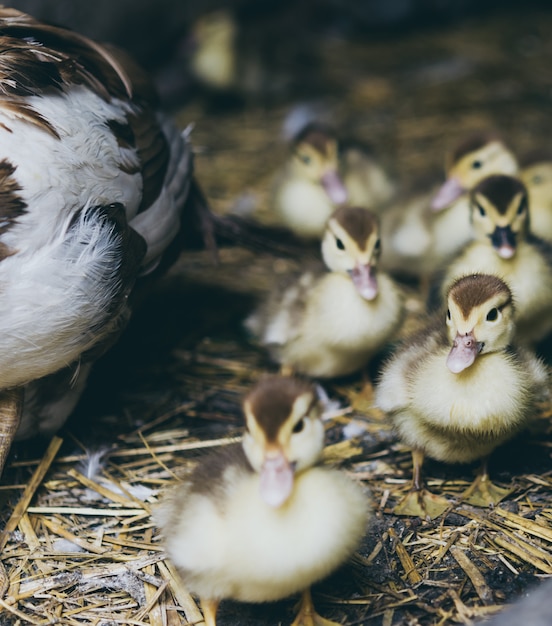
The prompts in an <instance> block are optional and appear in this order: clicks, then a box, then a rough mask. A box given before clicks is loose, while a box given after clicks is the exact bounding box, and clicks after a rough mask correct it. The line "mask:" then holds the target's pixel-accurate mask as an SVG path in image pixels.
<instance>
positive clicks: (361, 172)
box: [339, 140, 396, 214]
mask: <svg viewBox="0 0 552 626" xmlns="http://www.w3.org/2000/svg"><path fill="white" fill-rule="evenodd" d="M339 171H340V173H341V178H342V180H343V184H344V185H345V189H346V190H347V204H349V205H350V206H363V207H366V208H367V209H370V210H371V211H374V212H375V213H378V214H381V212H382V211H383V210H384V209H385V207H386V206H387V205H388V203H389V202H390V200H391V199H392V198H393V196H394V195H395V193H396V185H395V183H394V182H393V181H392V179H391V177H390V176H389V173H388V172H387V171H386V170H385V169H384V168H383V167H382V166H381V164H380V163H379V162H378V160H377V158H376V157H375V156H374V154H372V153H371V150H370V149H369V148H368V147H367V146H365V145H363V144H361V143H359V142H357V141H346V140H340V141H339Z"/></svg>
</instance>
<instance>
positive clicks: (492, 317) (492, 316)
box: [487, 307, 498, 322]
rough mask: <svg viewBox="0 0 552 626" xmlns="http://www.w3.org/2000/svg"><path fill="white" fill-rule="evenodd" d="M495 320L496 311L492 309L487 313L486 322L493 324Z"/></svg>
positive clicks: (496, 317)
mask: <svg viewBox="0 0 552 626" xmlns="http://www.w3.org/2000/svg"><path fill="white" fill-rule="evenodd" d="M497 319H498V309H497V308H496V307H494V308H492V309H491V310H490V311H489V312H488V313H487V321H488V322H495V321H496V320H497Z"/></svg>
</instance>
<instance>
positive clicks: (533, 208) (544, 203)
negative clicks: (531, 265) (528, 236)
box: [519, 152, 552, 242]
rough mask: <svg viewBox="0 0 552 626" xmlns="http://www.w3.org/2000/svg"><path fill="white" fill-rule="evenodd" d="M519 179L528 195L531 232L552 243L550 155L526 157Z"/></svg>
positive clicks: (551, 156)
mask: <svg viewBox="0 0 552 626" xmlns="http://www.w3.org/2000/svg"><path fill="white" fill-rule="evenodd" d="M519 177H520V178H521V180H522V181H523V183H524V184H525V187H526V188H527V193H528V194H529V215H530V219H529V228H530V230H531V232H532V233H533V234H534V235H536V236H537V237H540V238H541V239H544V240H545V241H550V242H552V155H551V154H550V153H548V154H545V153H542V152H541V153H533V154H532V155H530V156H528V157H527V158H526V159H525V161H524V163H523V167H522V169H521V171H520V173H519Z"/></svg>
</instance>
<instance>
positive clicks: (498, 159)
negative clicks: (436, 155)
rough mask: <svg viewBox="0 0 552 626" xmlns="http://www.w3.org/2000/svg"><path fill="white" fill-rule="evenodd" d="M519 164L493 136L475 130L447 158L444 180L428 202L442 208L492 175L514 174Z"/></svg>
mask: <svg viewBox="0 0 552 626" xmlns="http://www.w3.org/2000/svg"><path fill="white" fill-rule="evenodd" d="M517 170H518V164H517V160H516V158H515V156H514V155H513V153H512V152H511V151H510V150H509V149H508V148H507V147H506V145H505V144H504V143H503V142H502V141H501V140H500V139H499V138H498V137H496V136H495V135H492V134H489V133H478V134H475V135H472V136H470V137H468V138H467V139H465V140H464V141H463V142H462V143H460V144H459V145H458V146H457V147H456V149H455V150H454V151H453V152H452V153H451V154H450V155H449V156H448V158H447V166H446V172H447V179H446V181H445V182H444V183H443V185H442V186H441V188H440V189H439V190H438V192H437V193H436V195H435V196H434V197H433V200H432V201H431V208H432V209H433V210H434V211H441V210H442V209H445V208H446V207H448V206H449V205H451V204H452V203H453V202H455V201H456V200H458V198H460V196H462V195H463V194H464V193H467V192H469V191H470V190H471V189H473V187H475V185H477V183H479V182H480V181H481V180H482V179H483V178H485V177H487V176H490V175H491V174H509V175H513V174H515V173H516V172H517Z"/></svg>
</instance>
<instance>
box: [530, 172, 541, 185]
mask: <svg viewBox="0 0 552 626" xmlns="http://www.w3.org/2000/svg"><path fill="white" fill-rule="evenodd" d="M531 182H532V183H533V185H540V184H541V183H542V176H540V174H535V176H533V178H532V179H531Z"/></svg>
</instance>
